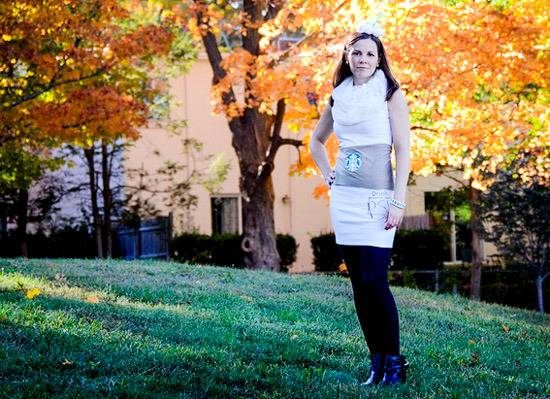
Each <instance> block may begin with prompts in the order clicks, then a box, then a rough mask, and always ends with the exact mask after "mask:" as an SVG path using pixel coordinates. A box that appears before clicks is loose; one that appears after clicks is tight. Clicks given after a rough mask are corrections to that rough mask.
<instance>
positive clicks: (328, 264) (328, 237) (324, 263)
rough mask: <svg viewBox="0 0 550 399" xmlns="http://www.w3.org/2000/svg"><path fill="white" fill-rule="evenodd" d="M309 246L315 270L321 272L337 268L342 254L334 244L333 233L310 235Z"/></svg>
mask: <svg viewBox="0 0 550 399" xmlns="http://www.w3.org/2000/svg"><path fill="white" fill-rule="evenodd" d="M311 248H312V249H313V264H314V265H315V270H317V271H322V272H327V271H336V270H338V266H339V265H340V263H342V256H341V255H340V252H339V251H338V247H337V246H336V240H335V238H334V233H326V234H321V235H318V236H316V237H312V238H311Z"/></svg>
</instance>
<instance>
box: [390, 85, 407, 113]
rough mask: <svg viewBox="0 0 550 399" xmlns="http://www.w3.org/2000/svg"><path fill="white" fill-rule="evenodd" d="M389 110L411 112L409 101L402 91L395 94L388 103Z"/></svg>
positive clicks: (399, 90)
mask: <svg viewBox="0 0 550 399" xmlns="http://www.w3.org/2000/svg"><path fill="white" fill-rule="evenodd" d="M388 108H389V109H390V111H391V110H395V111H406V112H408V111H409V106H408V105H407V99H406V98H405V95H404V94H403V92H402V91H401V89H397V90H396V91H395V93H393V95H392V96H391V98H390V100H389V101H388Z"/></svg>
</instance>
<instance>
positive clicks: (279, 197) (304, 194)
mask: <svg viewBox="0 0 550 399" xmlns="http://www.w3.org/2000/svg"><path fill="white" fill-rule="evenodd" d="M211 81H212V72H211V69H210V65H209V63H208V60H207V59H206V56H205V55H204V54H202V55H200V56H199V58H198V60H197V62H196V63H195V64H194V65H193V67H192V68H191V70H190V72H189V73H188V74H187V75H185V76H180V77H177V78H174V79H173V80H172V81H171V82H170V83H171V90H172V92H173V93H172V94H173V95H174V96H175V98H176V100H177V102H178V103H179V105H178V106H177V107H176V108H175V109H173V110H172V111H171V116H172V118H174V119H184V120H186V121H187V126H186V127H185V128H184V131H183V134H182V136H183V137H184V138H195V139H197V140H199V141H200V142H202V143H203V144H204V147H203V153H205V154H219V153H223V154H224V156H225V159H226V160H227V161H229V163H230V165H231V168H230V171H229V174H228V176H227V179H226V180H225V181H224V182H223V183H222V185H221V188H220V190H219V193H218V194H216V195H212V194H210V193H209V192H208V191H207V190H206V189H205V188H203V187H198V186H197V187H195V188H194V194H196V195H197V197H198V205H197V207H196V208H195V209H194V210H193V211H192V212H191V213H188V214H186V213H185V212H182V211H180V210H168V209H166V213H168V212H169V211H172V212H173V217H174V229H175V233H176V234H177V232H179V231H183V230H190V229H193V228H195V229H198V230H199V231H200V232H201V233H204V234H212V233H213V232H216V231H218V232H219V231H239V232H242V225H241V224H242V217H241V212H240V207H241V205H240V194H239V185H238V181H239V167H238V162H237V157H236V155H235V152H234V150H233V148H232V147H231V133H230V131H229V128H228V126H227V122H226V119H225V117H224V116H222V115H213V114H212V106H211V104H210V85H211ZM282 136H283V137H296V136H295V135H294V134H293V133H291V132H289V131H287V130H285V129H284V128H283V132H282ZM181 140H182V138H181V137H176V136H174V135H172V134H170V133H168V132H167V131H165V130H163V129H161V128H156V127H150V128H147V129H143V130H142V137H141V138H140V139H139V140H138V141H137V142H136V143H135V145H134V146H133V147H131V148H130V149H129V152H128V153H127V154H126V161H125V167H126V168H139V167H144V168H146V169H147V170H150V171H151V172H152V171H154V170H156V169H157V168H158V167H160V166H161V165H162V163H163V162H164V160H166V159H170V160H179V161H182V162H184V163H185V162H186V161H188V160H185V159H184V157H185V155H184V154H183V152H182V145H181ZM297 158H298V154H297V151H296V149H295V148H293V147H291V146H283V147H282V148H280V149H279V151H278V153H277V157H276V160H275V170H274V172H273V182H274V188H275V229H276V232H277V233H287V234H291V235H293V236H294V237H295V239H296V240H297V242H298V243H299V248H298V254H297V260H296V262H295V263H294V264H293V265H292V266H291V268H290V271H291V272H307V271H313V270H314V266H313V263H312V250H311V245H310V239H311V237H313V236H315V235H318V234H319V233H321V232H330V231H332V228H331V222H330V218H329V210H328V203H327V201H326V200H324V199H315V198H313V195H312V193H313V189H314V187H315V186H316V185H318V184H319V183H320V182H321V178H320V177H314V178H305V177H301V176H290V175H289V167H290V165H292V164H293V163H294V162H296V160H297ZM203 166H204V165H203ZM184 173H185V172H184ZM453 185H456V183H455V182H454V181H452V180H451V179H448V178H445V177H436V176H429V177H421V176H419V177H418V178H417V179H416V185H414V186H410V187H409V190H408V194H407V209H406V216H407V217H409V221H414V220H416V222H418V221H419V220H420V221H421V220H423V219H424V217H425V212H424V193H425V192H431V191H438V190H440V189H441V188H442V187H446V186H453Z"/></svg>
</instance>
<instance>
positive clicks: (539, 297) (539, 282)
mask: <svg viewBox="0 0 550 399" xmlns="http://www.w3.org/2000/svg"><path fill="white" fill-rule="evenodd" d="M549 275H550V273H546V274H544V275H543V274H542V272H541V273H538V274H537V278H536V279H535V285H536V286H537V303H538V308H539V312H540V313H542V314H544V290H543V289H542V288H543V286H544V279H545V278H546V277H548V276H549Z"/></svg>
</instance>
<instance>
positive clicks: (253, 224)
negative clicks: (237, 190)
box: [241, 175, 281, 272]
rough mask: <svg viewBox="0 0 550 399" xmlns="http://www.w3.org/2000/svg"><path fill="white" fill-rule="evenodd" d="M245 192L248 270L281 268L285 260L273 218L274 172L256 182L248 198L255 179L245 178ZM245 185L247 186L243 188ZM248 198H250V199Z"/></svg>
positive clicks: (244, 241) (244, 245) (243, 190)
mask: <svg viewBox="0 0 550 399" xmlns="http://www.w3.org/2000/svg"><path fill="white" fill-rule="evenodd" d="M241 181H242V184H241V193H244V195H243V202H242V206H243V233H244V234H243V235H244V237H243V241H242V249H243V251H244V253H245V258H244V262H245V266H246V267H247V268H248V269H265V270H272V271H276V272H278V271H280V263H281V259H280V257H279V253H278V252H277V244H276V239H275V223H274V217H273V202H274V197H275V195H274V192H273V181H272V179H271V175H269V176H268V177H267V178H265V179H263V181H262V182H261V183H260V184H259V185H256V189H255V190H254V192H253V193H252V195H251V196H250V197H248V198H247V190H246V188H247V187H251V186H252V185H254V184H255V182H247V180H246V179H241ZM243 186H244V187H243ZM247 199H248V200H247Z"/></svg>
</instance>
